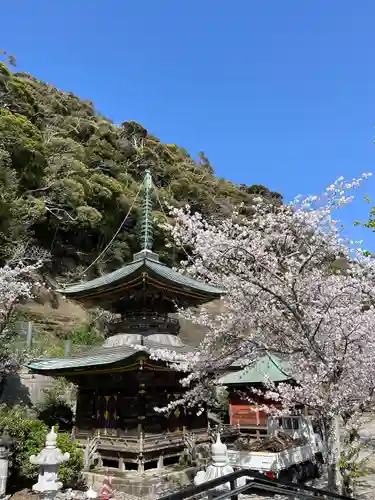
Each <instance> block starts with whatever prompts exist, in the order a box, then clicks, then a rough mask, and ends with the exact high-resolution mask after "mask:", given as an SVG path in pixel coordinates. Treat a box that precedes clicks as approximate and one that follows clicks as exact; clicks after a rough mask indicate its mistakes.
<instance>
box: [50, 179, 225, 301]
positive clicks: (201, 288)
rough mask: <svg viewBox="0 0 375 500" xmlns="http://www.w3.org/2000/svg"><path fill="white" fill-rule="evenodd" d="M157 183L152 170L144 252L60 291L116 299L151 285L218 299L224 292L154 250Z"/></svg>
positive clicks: (146, 189) (146, 185)
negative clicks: (181, 270) (162, 259)
mask: <svg viewBox="0 0 375 500" xmlns="http://www.w3.org/2000/svg"><path fill="white" fill-rule="evenodd" d="M152 190H153V183H152V177H151V174H150V171H149V170H146V172H145V176H144V180H143V203H142V217H141V232H140V238H139V243H140V247H141V251H140V252H138V253H137V254H135V255H134V257H133V261H132V262H130V263H129V264H126V265H125V266H122V267H121V268H120V269H117V270H116V271H113V272H111V273H109V274H106V275H104V276H100V277H99V278H95V279H92V280H90V281H86V282H80V283H75V284H72V285H69V286H66V287H64V288H61V289H59V290H57V291H58V292H60V293H62V294H63V295H65V296H66V297H68V298H73V299H76V300H82V301H84V302H89V303H91V304H92V303H95V302H102V303H103V302H105V301H106V300H107V301H108V302H113V300H112V299H117V298H119V297H121V294H122V293H123V292H124V291H125V289H127V290H129V289H131V288H134V287H137V286H138V285H142V284H148V285H151V286H152V288H153V289H156V290H160V291H161V290H163V291H164V292H165V291H169V292H171V294H174V295H177V296H178V295H181V296H182V297H184V299H185V305H186V303H188V304H191V305H198V304H202V303H205V302H209V301H211V300H214V299H217V298H219V297H221V296H222V295H223V291H222V290H220V289H218V288H216V287H214V286H212V285H210V284H207V283H204V282H201V281H198V280H195V279H193V278H190V277H188V276H185V275H183V274H181V273H179V272H177V271H175V270H173V269H171V268H170V267H168V266H166V265H164V264H162V263H161V262H159V256H158V255H157V254H156V253H154V252H153V251H152V246H153V218H152V197H151V195H152Z"/></svg>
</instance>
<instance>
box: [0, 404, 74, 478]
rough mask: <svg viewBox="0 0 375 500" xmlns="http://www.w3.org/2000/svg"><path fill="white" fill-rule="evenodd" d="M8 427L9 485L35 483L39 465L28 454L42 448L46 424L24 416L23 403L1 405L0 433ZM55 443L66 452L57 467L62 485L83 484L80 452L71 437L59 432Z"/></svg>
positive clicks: (36, 452) (32, 453)
mask: <svg viewBox="0 0 375 500" xmlns="http://www.w3.org/2000/svg"><path fill="white" fill-rule="evenodd" d="M4 429H7V430H8V432H9V434H10V436H11V437H13V438H14V445H13V458H12V467H11V475H10V478H9V486H10V487H12V485H13V486H14V485H17V487H18V488H19V487H20V486H21V485H24V486H26V485H30V484H32V483H33V482H36V479H37V477H38V467H37V466H35V465H32V464H31V463H30V456H31V455H37V454H38V453H39V451H40V450H41V449H42V448H43V447H44V445H45V441H46V436H47V433H48V431H49V429H48V427H47V426H46V424H44V423H43V422H42V421H40V420H37V419H31V418H29V417H28V415H27V409H26V408H25V407H22V406H18V407H14V408H10V407H7V406H5V405H2V406H0V433H2V432H3V431H4ZM57 445H58V447H59V448H60V449H61V451H62V452H63V453H65V452H69V453H70V458H69V460H68V461H67V462H66V463H65V464H63V465H62V466H61V467H60V478H61V481H62V482H63V484H64V487H78V486H81V485H82V484H83V478H82V469H83V451H82V450H81V449H79V448H78V447H77V446H76V445H75V444H74V443H73V442H72V440H71V439H70V436H69V434H67V433H61V434H59V435H58V437H57Z"/></svg>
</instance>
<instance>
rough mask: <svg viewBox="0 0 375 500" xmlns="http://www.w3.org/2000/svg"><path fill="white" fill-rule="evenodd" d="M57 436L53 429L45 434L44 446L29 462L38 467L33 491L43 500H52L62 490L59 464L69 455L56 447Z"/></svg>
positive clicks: (67, 458)
mask: <svg viewBox="0 0 375 500" xmlns="http://www.w3.org/2000/svg"><path fill="white" fill-rule="evenodd" d="M56 442H57V434H56V432H55V430H54V428H53V427H52V428H51V431H50V432H49V433H48V434H47V438H46V446H45V447H44V448H43V449H42V450H41V451H40V452H39V454H38V455H31V457H30V462H31V463H32V464H35V465H39V476H38V482H37V483H36V484H34V486H33V491H36V492H37V493H41V494H42V499H44V500H54V498H55V496H56V493H57V492H58V491H59V490H60V489H61V488H62V483H61V482H60V481H58V474H59V468H60V464H62V463H64V462H66V461H67V460H69V457H70V455H69V453H62V452H61V450H60V449H59V448H57V446H56Z"/></svg>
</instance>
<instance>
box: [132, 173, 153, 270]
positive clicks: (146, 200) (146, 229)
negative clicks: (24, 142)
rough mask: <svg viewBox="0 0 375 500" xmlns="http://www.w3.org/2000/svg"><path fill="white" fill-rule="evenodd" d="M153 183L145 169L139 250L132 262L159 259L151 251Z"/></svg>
mask: <svg viewBox="0 0 375 500" xmlns="http://www.w3.org/2000/svg"><path fill="white" fill-rule="evenodd" d="M153 190H154V184H153V181H152V175H151V170H150V169H146V170H145V175H144V177H143V201H142V209H141V229H140V232H139V237H138V240H139V244H140V251H139V252H138V253H136V254H134V255H133V262H136V261H139V260H145V259H148V260H153V261H155V262H158V261H159V256H158V254H156V253H154V252H153V251H152V248H153V244H154V220H153V216H152V206H153V203H152V193H153Z"/></svg>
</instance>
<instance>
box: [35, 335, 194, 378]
mask: <svg viewBox="0 0 375 500" xmlns="http://www.w3.org/2000/svg"><path fill="white" fill-rule="evenodd" d="M144 345H145V347H146V348H151V349H167V350H168V349H169V350H171V351H175V352H177V353H181V354H183V353H187V352H191V351H192V350H194V348H192V347H191V346H187V345H185V344H183V343H182V342H181V345H173V346H170V347H168V345H166V344H165V343H158V342H155V341H153V340H150V339H149V338H147V337H146V338H145V339H144ZM144 352H145V353H147V351H146V349H145V351H144ZM140 353H142V351H141V350H138V349H136V348H134V347H131V346H130V345H117V346H113V347H96V348H89V349H87V350H85V351H82V352H81V353H78V354H75V355H72V356H69V357H67V358H43V359H38V360H33V361H31V362H30V363H28V364H27V368H29V369H30V370H32V371H35V372H39V373H41V372H45V373H51V374H53V372H57V371H59V370H62V371H66V370H73V369H76V368H99V369H100V368H110V365H113V364H115V363H119V362H121V361H125V360H126V359H128V358H130V357H131V356H135V355H136V354H140Z"/></svg>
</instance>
